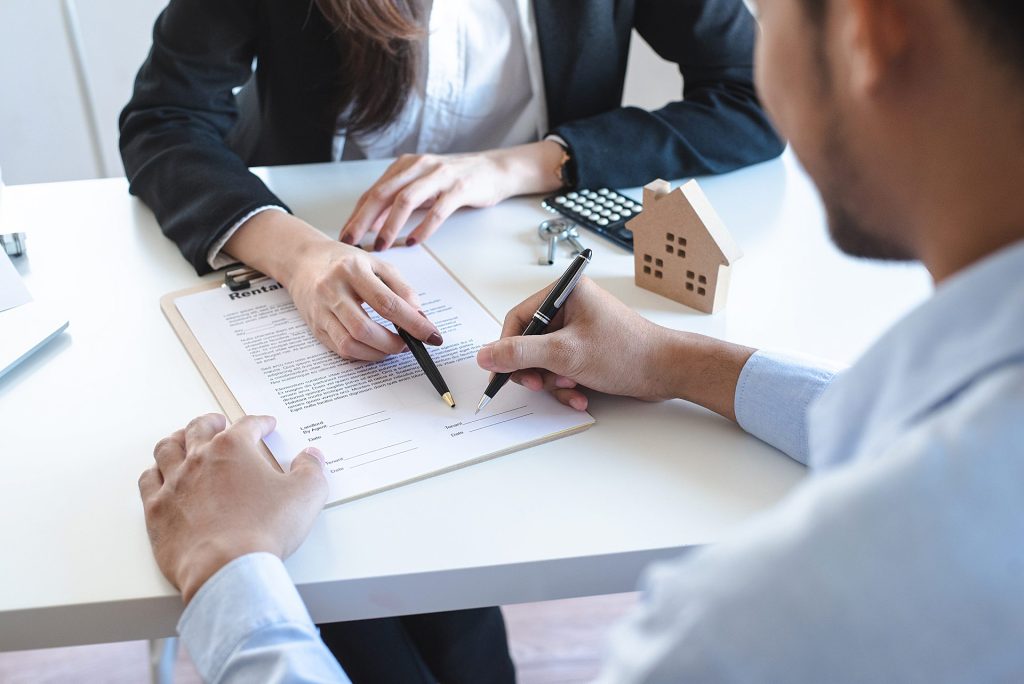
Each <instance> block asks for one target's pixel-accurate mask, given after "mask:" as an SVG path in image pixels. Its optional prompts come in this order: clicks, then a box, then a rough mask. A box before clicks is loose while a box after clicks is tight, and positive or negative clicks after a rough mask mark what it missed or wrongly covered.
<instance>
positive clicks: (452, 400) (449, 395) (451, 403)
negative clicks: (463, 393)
mask: <svg viewBox="0 0 1024 684" xmlns="http://www.w3.org/2000/svg"><path fill="white" fill-rule="evenodd" d="M441 398H442V399H444V403H446V404H448V405H449V406H451V407H452V408H455V398H454V397H452V393H451V392H445V393H444V394H442V395H441Z"/></svg>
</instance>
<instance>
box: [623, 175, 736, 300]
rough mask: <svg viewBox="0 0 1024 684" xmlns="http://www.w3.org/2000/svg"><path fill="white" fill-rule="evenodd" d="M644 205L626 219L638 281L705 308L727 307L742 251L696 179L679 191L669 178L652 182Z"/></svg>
mask: <svg viewBox="0 0 1024 684" xmlns="http://www.w3.org/2000/svg"><path fill="white" fill-rule="evenodd" d="M643 206H644V209H643V212H641V213H640V214H639V215H638V216H637V217H636V218H635V219H633V220H632V221H630V222H629V223H628V224H627V227H628V228H629V229H630V230H631V231H632V232H633V255H634V259H635V266H636V284H637V286H638V287H642V288H644V289H647V290H650V291H652V292H657V293H658V294H660V295H663V296H665V297H668V298H669V299H674V300H675V301H677V302H680V303H681V304H685V305H686V306H689V307H692V308H694V309H697V310H698V311H703V312H704V313H714V312H715V311H718V310H719V309H721V308H723V307H724V306H725V300H726V297H727V296H728V294H729V275H730V269H731V268H732V265H733V263H734V262H735V261H736V260H737V259H739V258H740V257H741V256H743V253H742V252H741V251H740V248H739V246H738V245H737V244H736V242H735V240H733V238H732V235H730V234H729V231H728V229H726V227H725V224H724V223H722V219H721V218H719V216H718V213H717V212H716V211H715V210H714V208H713V207H712V206H711V202H709V201H708V198H707V196H706V195H705V194H704V191H703V190H701V189H700V186H699V185H698V184H697V181H695V180H691V181H689V182H688V183H685V184H683V185H681V186H680V187H678V188H676V189H675V190H672V186H671V185H669V183H668V182H667V181H663V180H656V181H654V182H652V183H648V184H647V185H646V186H644V199H643Z"/></svg>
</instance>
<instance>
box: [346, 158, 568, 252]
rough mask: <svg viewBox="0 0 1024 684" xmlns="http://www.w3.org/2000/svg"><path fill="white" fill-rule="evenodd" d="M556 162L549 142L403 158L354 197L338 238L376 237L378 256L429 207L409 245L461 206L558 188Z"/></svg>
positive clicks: (349, 240)
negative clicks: (416, 214) (353, 205)
mask: <svg viewBox="0 0 1024 684" xmlns="http://www.w3.org/2000/svg"><path fill="white" fill-rule="evenodd" d="M561 159H562V148H561V146H560V145H558V143H555V142H551V141H543V142H539V143H532V144H529V145H520V146H518V147H509V148H506V149H500V150H489V151H487V152H481V153H477V154H456V155H434V154H421V155H412V154H406V155H403V156H401V157H399V158H398V159H397V160H395V162H394V163H392V164H391V166H389V167H388V169H387V170H386V171H385V172H384V175H383V176H381V177H380V179H378V180H377V182H376V183H374V184H373V186H371V187H370V189H369V190H367V191H366V192H365V193H363V195H362V196H361V197H360V198H359V202H358V203H357V204H356V208H355V211H353V212H352V216H351V217H350V218H349V220H348V222H347V223H346V224H345V226H344V228H342V230H341V235H340V239H341V241H342V242H345V243H347V244H350V245H355V244H359V243H360V242H361V241H362V239H363V236H364V235H366V234H367V233H370V234H374V233H376V234H377V239H376V240H375V241H374V249H375V250H376V251H378V252H379V251H381V250H384V249H387V248H388V247H390V246H391V245H392V244H393V243H394V241H395V237H396V236H397V235H398V232H399V231H400V230H401V229H402V227H403V226H404V225H405V223H406V221H408V220H409V216H410V215H412V213H413V212H414V211H416V210H417V209H420V208H424V209H427V208H429V211H428V212H427V215H426V217H425V218H424V219H423V221H421V222H420V224H419V225H418V226H416V228H415V229H414V230H413V231H412V232H411V233H410V234H409V236H408V238H407V239H406V244H407V245H410V246H411V245H414V244H416V243H417V242H422V241H423V240H426V239H427V238H428V237H429V236H430V235H431V234H433V232H434V231H435V230H437V229H438V227H439V226H440V225H441V224H442V223H444V222H445V220H447V219H448V217H449V216H451V215H452V214H453V213H454V212H455V210H456V209H459V208H460V207H489V206H492V205H495V204H497V203H498V202H500V201H502V200H503V199H506V198H508V197H511V196H513V195H522V194H528V193H539V192H551V191H554V190H557V189H558V188H559V186H560V183H559V181H558V176H557V175H556V170H557V167H558V165H559V162H560V161H561Z"/></svg>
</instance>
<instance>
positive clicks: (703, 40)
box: [553, 0, 784, 187]
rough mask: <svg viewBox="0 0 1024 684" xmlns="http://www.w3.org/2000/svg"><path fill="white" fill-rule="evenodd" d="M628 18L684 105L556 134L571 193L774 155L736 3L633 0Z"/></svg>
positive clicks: (620, 112) (628, 112)
mask: <svg viewBox="0 0 1024 684" xmlns="http://www.w3.org/2000/svg"><path fill="white" fill-rule="evenodd" d="M634 12H635V14H634V16H633V17H632V18H631V19H632V25H633V26H635V27H636V29H637V31H638V32H639V33H640V35H641V36H642V37H643V38H644V40H646V41H647V42H648V43H649V44H650V45H651V47H652V48H653V49H654V50H655V51H656V52H657V53H658V54H659V55H660V56H661V57H662V58H664V59H666V60H669V61H671V62H675V63H677V64H678V65H679V70H680V72H681V73H682V74H683V79H684V86H683V98H684V99H683V100H682V101H680V102H672V103H670V104H668V105H667V106H665V107H663V108H662V109H659V110H657V111H653V112H648V111H645V110H643V109H638V108H636V107H622V108H618V109H613V110H611V111H607V112H604V113H601V114H597V115H594V116H590V117H586V118H581V119H577V120H574V121H568V122H566V123H564V124H561V125H559V126H556V127H555V128H554V130H553V132H554V133H556V134H558V135H560V136H561V137H562V138H563V139H565V141H566V142H567V143H568V144H569V146H570V148H571V149H572V153H573V159H574V164H575V173H576V182H577V185H578V186H579V187H601V186H608V187H624V186H635V185H640V184H644V183H646V182H648V181H650V180H653V179H654V178H658V177H660V178H665V179H671V178H684V177H688V176H695V175H702V174H709V173H723V172H725V171H730V170H733V169H737V168H739V167H742V166H746V165H748V164H753V163H756V162H759V161H764V160H767V159H771V158H773V157H775V156H778V155H779V154H780V153H781V152H782V150H783V148H784V143H783V142H782V141H781V140H780V138H779V137H778V135H777V134H776V133H775V131H774V130H773V128H772V126H771V124H770V123H769V122H768V120H767V117H766V116H765V114H764V111H763V110H762V109H761V106H760V104H759V102H758V100H757V96H756V94H755V92H754V84H753V50H754V36H755V31H756V30H757V27H756V24H755V22H754V19H753V17H752V16H751V15H750V12H749V11H748V10H747V9H746V7H745V6H744V4H743V2H742V0H637V2H636V4H635V5H634ZM581 70H582V69H581Z"/></svg>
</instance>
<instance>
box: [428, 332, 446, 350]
mask: <svg viewBox="0 0 1024 684" xmlns="http://www.w3.org/2000/svg"><path fill="white" fill-rule="evenodd" d="M426 342H427V344H430V345H433V346H435V347H440V346H441V345H442V344H444V339H443V338H442V337H441V333H439V332H432V333H430V337H428V338H427V340H426Z"/></svg>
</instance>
